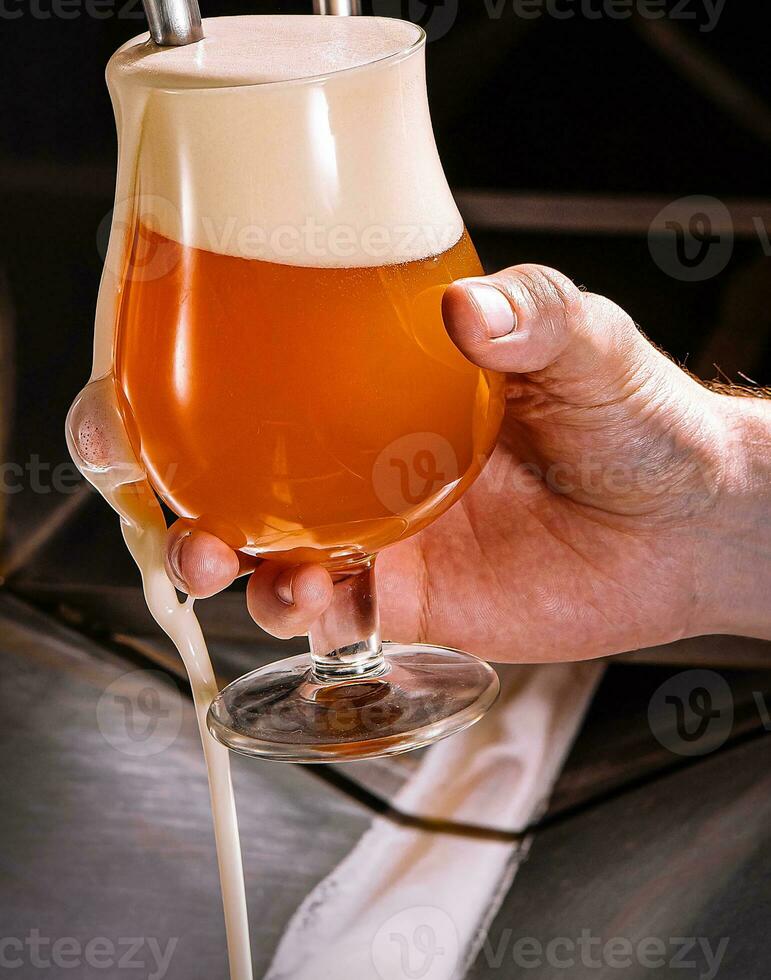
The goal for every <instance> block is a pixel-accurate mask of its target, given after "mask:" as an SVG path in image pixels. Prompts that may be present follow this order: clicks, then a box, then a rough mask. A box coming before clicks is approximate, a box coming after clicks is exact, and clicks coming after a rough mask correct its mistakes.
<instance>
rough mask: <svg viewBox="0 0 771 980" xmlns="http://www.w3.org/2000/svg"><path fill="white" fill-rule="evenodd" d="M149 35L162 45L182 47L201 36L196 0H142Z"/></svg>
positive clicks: (199, 13) (201, 30)
mask: <svg viewBox="0 0 771 980" xmlns="http://www.w3.org/2000/svg"><path fill="white" fill-rule="evenodd" d="M142 4H143V6H144V8H145V14H146V15H147V22H148V24H149V25H150V35H151V37H152V39H153V41H155V43H156V44H159V45H161V46H162V47H182V46H183V45H185V44H194V43H195V42H196V41H200V40H201V39H202V38H203V26H202V24H201V11H200V9H199V7H198V0H142Z"/></svg>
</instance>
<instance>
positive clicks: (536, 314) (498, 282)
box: [442, 265, 665, 380]
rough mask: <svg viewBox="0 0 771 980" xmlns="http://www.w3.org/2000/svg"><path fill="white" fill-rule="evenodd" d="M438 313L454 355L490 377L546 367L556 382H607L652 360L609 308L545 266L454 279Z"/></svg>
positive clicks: (627, 323) (623, 318)
mask: <svg viewBox="0 0 771 980" xmlns="http://www.w3.org/2000/svg"><path fill="white" fill-rule="evenodd" d="M442 315H443V317H444V322H445V326H446V328H447V332H448V333H449V335H450V337H451V339H452V340H453V342H454V343H455V345H456V346H457V347H458V348H459V349H460V350H461V352H462V353H463V354H465V356H466V357H467V358H468V359H469V360H470V361H473V362H474V364H477V365H478V366H479V367H483V368H489V369H491V370H494V371H503V372H511V373H516V374H528V373H531V372H535V371H543V370H544V369H547V368H548V369H549V374H550V375H551V376H554V377H555V378H557V379H560V380H563V379H564V380H567V379H571V380H579V379H581V378H586V377H587V376H589V375H591V374H593V373H594V372H599V374H600V375H601V376H603V377H604V378H605V379H607V378H608V375H609V374H610V373H613V374H616V373H617V372H618V370H619V369H621V368H622V367H623V366H624V365H625V366H626V369H627V370H628V369H629V368H630V367H632V366H633V364H634V360H635V359H638V360H639V358H643V359H645V358H647V357H648V356H649V355H650V354H653V355H658V352H657V351H656V350H655V348H654V347H652V346H651V345H650V344H648V342H647V341H646V340H645V338H644V337H643V336H642V334H641V333H640V332H639V331H638V330H637V328H636V327H635V325H634V323H633V322H632V320H631V319H630V317H629V316H628V315H627V314H626V313H625V312H624V311H623V310H622V309H621V308H620V307H618V306H616V305H615V303H612V302H611V301H610V300H607V299H605V298H604V297H602V296H595V295H594V294H593V293H585V292H582V291H581V290H580V289H578V287H577V286H575V285H574V284H573V283H572V282H571V281H570V279H568V278H567V276H564V275H562V273H561V272H557V271H556V270H554V269H548V268H546V267H544V266H538V265H518V266H513V267H512V268H510V269H504V270H503V272H498V273H496V274H495V275H492V276H484V277H479V278H475V279H459V280H458V281H457V282H454V283H452V284H451V285H450V286H448V287H447V290H446V291H445V294H444V297H443V300H442ZM658 356H660V357H661V358H662V360H665V358H663V356H662V355H658ZM630 357H631V358H632V360H631V361H630ZM598 380H599V379H598Z"/></svg>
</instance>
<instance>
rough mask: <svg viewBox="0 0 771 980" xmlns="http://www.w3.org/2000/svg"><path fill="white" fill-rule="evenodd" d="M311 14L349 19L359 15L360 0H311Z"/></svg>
mask: <svg viewBox="0 0 771 980" xmlns="http://www.w3.org/2000/svg"><path fill="white" fill-rule="evenodd" d="M313 12H314V13H315V14H336V15H337V16H339V17H350V16H351V15H353V14H360V13H361V0H313Z"/></svg>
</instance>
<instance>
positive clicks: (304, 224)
mask: <svg viewBox="0 0 771 980" xmlns="http://www.w3.org/2000/svg"><path fill="white" fill-rule="evenodd" d="M234 21H243V26H242V27H239V25H237V24H236V25H234V23H233V22H234ZM308 21H312V24H313V26H312V28H311V29H309V27H308V24H307V22H308ZM206 35H207V36H206V39H205V41H202V42H199V44H197V45H195V46H194V47H195V48H199V49H200V50H199V52H198V53H197V55H196V60H195V62H194V63H193V62H191V55H190V49H180V50H181V52H182V53H180V52H179V51H177V50H174V49H170V50H167V51H165V52H163V51H161V52H159V51H158V50H157V49H156V50H155V52H152V53H148V52H147V51H142V50H137V49H136V48H132V49H130V50H128V51H126V52H125V53H124V54H123V55H118V56H117V58H115V59H113V63H112V75H111V79H110V81H111V87H112V89H113V97H114V99H115V100H116V103H117V105H118V107H119V109H120V110H122V111H123V112H124V113H129V112H130V111H133V109H134V107H136V105H138V104H139V102H141V105H142V109H141V113H140V114H139V115H138V116H137V120H138V122H137V127H138V134H139V135H138V136H137V138H136V146H135V148H134V150H133V157H132V160H131V166H133V167H134V168H135V173H134V177H133V179H132V180H131V181H130V182H129V183H130V201H131V206H130V218H129V219H128V220H127V228H126V231H125V234H126V235H127V245H126V261H125V266H124V268H123V269H122V271H121V277H122V287H121V297H120V302H119V303H118V304H117V306H116V314H115V332H114V340H113V347H112V359H113V360H112V377H113V379H114V384H115V390H116V392H117V397H118V402H119V407H120V412H121V415H122V417H123V420H124V424H125V428H126V433H127V436H128V439H129V441H130V443H131V447H132V450H133V453H134V455H135V457H136V458H137V459H138V460H139V462H140V464H141V466H142V468H143V469H144V471H145V472H146V474H147V477H148V478H149V481H150V484H151V485H152V487H153V489H154V491H155V492H156V493H157V494H158V496H159V497H160V498H161V500H162V501H163V502H164V503H165V504H166V505H167V506H168V507H169V508H170V509H171V510H172V511H174V512H175V513H176V514H177V515H179V516H181V517H184V518H187V519H188V520H190V521H191V522H193V523H194V524H195V525H196V526H197V527H199V528H202V529H205V530H207V531H210V532H212V533H214V534H216V535H217V536H219V537H220V538H222V539H223V540H224V541H226V542H227V543H228V544H229V545H230V546H232V547H233V548H235V549H238V550H240V551H243V552H245V553H248V554H250V555H256V556H259V557H262V558H266V559H270V560H272V561H275V562H279V563H283V564H286V565H293V564H297V563H299V562H306V561H311V562H319V563H322V564H323V565H324V566H325V567H326V568H327V569H328V570H329V571H330V573H331V575H332V578H333V581H334V583H335V586H334V592H333V600H332V604H331V606H330V608H329V610H328V611H327V612H326V613H325V614H324V615H323V616H322V617H321V619H320V620H319V621H318V623H317V624H316V625H315V626H314V627H313V628H312V630H311V633H310V648H311V649H310V656H308V655H303V656H299V657H293V658H291V659H288V660H283V661H280V662H277V663H274V664H271V665H269V666H267V667H262V668H261V669H259V670H256V671H254V672H252V673H250V674H248V675H246V676H244V677H241V678H240V679H239V680H237V681H235V682H234V683H232V684H230V685H229V686H228V687H226V688H225V689H224V690H223V691H222V692H220V694H219V695H218V696H217V697H216V698H215V699H214V701H213V703H212V705H211V708H210V710H209V715H208V724H209V729H210V731H211V733H212V734H213V735H214V737H215V738H216V739H218V740H219V741H220V742H222V743H223V744H225V745H227V746H228V747H229V748H231V749H234V750H235V751H238V752H241V753H244V754H247V755H255V756H262V757H266V758H271V759H277V760H286V761H295V762H323V761H335V760H341V759H342V760H347V759H356V758H362V757H365V756H372V755H384V754H391V753H395V752H401V751H405V750H407V749H411V748H415V747H418V746H421V745H425V744H428V743H429V742H432V741H434V740H436V739H438V738H441V737H443V736H445V735H448V734H451V733H453V732H456V731H459V730H460V729H462V728H464V727H466V726H468V725H470V724H472V723H473V722H474V721H476V720H477V719H478V718H479V717H481V715H482V714H483V713H484V712H485V711H486V710H487V708H488V707H489V706H490V705H491V703H492V702H493V701H494V699H495V696H496V694H497V690H498V681H497V677H496V675H495V672H494V671H493V670H492V669H491V668H490V667H489V666H488V665H487V664H485V663H484V662H482V661H480V660H478V659H477V658H475V657H473V656H470V655H468V654H465V653H461V652H459V651H456V650H451V649H445V648H441V647H436V646H430V645H425V644H413V645H404V644H399V643H382V642H381V637H380V627H379V619H378V610H377V597H376V589H375V556H376V554H377V553H378V552H379V551H380V550H381V549H383V548H385V547H386V546H388V545H391V544H394V543H395V542H398V541H401V540H403V539H405V538H407V537H408V536H410V535H412V534H415V533H416V532H417V531H419V530H421V529H422V528H424V527H425V526H426V525H427V524H429V523H430V522H431V521H433V520H435V519H436V518H437V517H439V516H440V515H441V514H442V513H443V512H444V511H445V510H446V509H447V508H448V507H450V506H451V505H452V504H453V503H454V502H455V501H456V500H457V499H458V498H459V497H460V496H461V494H462V493H464V491H465V490H467V489H468V487H469V486H470V485H471V483H472V482H473V481H474V479H475V478H476V477H477V476H478V474H479V473H480V470H481V468H482V466H483V465H484V462H485V460H486V458H487V456H488V454H489V453H490V451H491V449H492V447H493V445H494V442H495V439H496V435H497V431H498V427H499V424H500V420H501V415H502V411H503V386H502V380H501V378H500V377H498V376H497V375H495V374H494V373H492V372H489V371H483V370H480V369H478V368H477V367H475V366H474V365H472V364H471V363H470V362H468V361H467V360H466V359H465V358H464V357H463V356H462V355H461V354H460V353H459V352H458V351H457V349H456V348H455V347H454V345H453V344H452V343H451V342H450V340H449V338H448V337H447V335H446V332H445V330H444V327H443V323H442V317H441V298H442V294H443V291H444V288H445V287H446V285H447V284H448V283H450V282H451V281H453V280H454V279H457V278H460V277H463V276H469V275H476V274H479V273H480V271H481V269H480V265H479V261H478V258H477V256H476V253H475V251H474V247H473V245H472V243H471V241H470V239H469V237H468V234H467V233H466V231H465V229H464V227H463V224H462V221H461V219H460V216H459V214H458V211H457V208H456V206H455V203H454V201H453V198H452V196H451V194H450V191H449V188H448V185H447V182H446V179H445V177H444V174H443V172H442V168H441V164H440V161H439V157H438V155H437V151H436V146H435V142H434V137H433V132H432V127H431V121H430V116H429V111H428V104H427V98H426V84H425V69H424V54H425V35H424V33H423V31H422V30H421V29H420V28H418V27H416V26H414V25H412V24H409V23H406V22H403V21H397V20H385V19H380V18H310V17H307V18H305V17H269V18H261V17H249V18H218V19H214V20H209V21H207V30H206ZM309 37H310V38H312V41H313V44H312V45H310V46H309V40H308V39H309ZM234 39H237V42H236V40H234ZM234 44H235V45H236V48H237V50H236V53H235V54H234V50H235V49H234ZM249 44H252V45H253V57H251V60H250V57H247V56H246V55H244V57H241V56H240V55H238V51H241V50H242V49H243V51H247V49H248V47H249ZM239 45H240V47H239ZM313 45H315V47H314V46H313ZM249 50H252V49H249ZM237 55H238V56H237ZM153 58H155V59H156V61H155V62H151V61H150V60H148V59H153ZM325 59H326V60H325ZM250 65H252V66H253V67H251V68H250V67H249V66H250ZM191 66H192V67H191ZM234 66H236V67H234ZM278 66H281V67H280V70H278ZM320 69H321V70H320ZM140 90H141V99H140V98H138V97H137V93H138V92H139V91H140ZM439 560H441V557H440V558H439Z"/></svg>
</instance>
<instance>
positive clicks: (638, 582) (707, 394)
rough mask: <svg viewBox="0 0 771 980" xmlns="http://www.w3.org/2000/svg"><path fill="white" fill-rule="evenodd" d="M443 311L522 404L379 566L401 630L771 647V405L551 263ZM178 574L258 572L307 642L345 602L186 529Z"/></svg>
mask: <svg viewBox="0 0 771 980" xmlns="http://www.w3.org/2000/svg"><path fill="white" fill-rule="evenodd" d="M443 313H444V319H445V324H446V327H447V330H448V333H449V334H450V337H451V338H452V340H453V341H454V342H455V344H456V345H457V346H458V347H459V349H460V350H461V351H462V352H463V353H464V354H465V355H466V357H468V358H469V359H470V360H471V361H473V362H474V363H475V364H477V365H479V366H481V367H484V368H491V369H494V370H497V371H501V372H505V373H506V375H507V403H506V412H505V416H504V421H503V426H502V429H501V433H500V438H499V441H498V445H497V447H496V449H495V452H494V454H493V456H492V457H491V459H490V462H489V463H488V466H487V468H486V469H485V471H484V472H483V474H482V475H481V476H480V478H479V479H478V480H477V482H476V483H475V484H474V486H473V487H472V488H471V489H470V490H469V491H468V493H467V494H466V495H465V496H464V497H462V498H461V500H460V501H459V502H458V503H457V504H456V505H455V506H454V507H453V508H451V510H450V511H449V512H448V513H446V514H445V515H443V516H442V517H441V518H440V519H439V520H437V521H436V522H435V523H434V524H432V525H430V526H429V527H428V528H426V529H424V530H423V531H421V532H420V533H419V534H417V535H416V536H415V537H413V538H410V539H408V540H405V541H403V542H400V543H399V544H397V545H394V546H393V547H391V548H388V549H386V550H385V551H383V552H382V554H381V555H380V556H379V558H378V563H377V573H378V593H379V603H380V613H381V620H382V631H383V635H384V637H385V638H387V639H392V640H398V641H402V642H412V641H415V640H421V641H429V642H431V643H435V644H438V645H447V646H453V647H459V648H461V649H464V650H468V651H470V652H472V653H477V654H478V655H479V656H482V657H485V658H487V659H490V660H502V661H525V662H537V661H551V660H578V659H584V658H589V657H596V656H602V655H606V654H611V653H616V652H619V651H622V650H629V649H636V648H639V647H643V646H652V645H655V644H659V643H665V642H669V641H671V640H674V639H677V638H679V637H684V636H692V635H698V634H702V633H707V632H731V631H733V632H747V633H751V634H752V635H758V636H760V635H769V636H771V631H770V627H769V620H768V616H769V614H768V612H767V611H765V610H764V607H765V603H764V601H763V599H762V593H761V594H760V595H758V585H757V567H756V569H755V574H751V568H749V569H748V567H747V566H748V562H749V565H750V566H752V564H753V562H752V559H751V555H750V552H748V551H747V549H748V548H750V550H751V548H753V547H754V548H756V549H757V548H758V547H761V552H759V553H758V556H757V557H760V558H761V560H762V561H763V562H764V569H765V575H766V581H767V576H768V567H769V565H768V561H769V559H768V545H767V542H768V537H767V534H768V507H767V498H766V506H765V507H764V506H763V499H764V493H763V491H764V489H765V492H766V493H767V491H768V486H769V483H768V472H767V470H765V469H764V467H763V465H762V463H760V462H758V463H757V464H756V462H748V459H747V454H746V451H745V450H746V444H747V442H748V440H750V441H753V440H754V441H755V442H757V441H761V442H764V444H765V446H766V447H767V448H768V446H769V444H771V418H769V415H768V412H767V409H768V408H769V406H768V405H765V404H759V403H756V404H754V405H753V406H752V408H751V409H748V408H747V404H748V403H750V402H755V400H754V399H739V398H731V397H727V396H725V395H721V394H717V393H715V392H712V391H710V390H708V389H706V388H704V387H703V386H702V385H700V384H699V383H698V382H697V381H695V380H694V379H693V378H691V377H690V376H689V375H688V374H687V373H685V372H684V371H682V370H681V369H680V368H679V367H677V365H676V364H674V363H673V362H672V361H671V360H669V359H668V358H667V357H666V356H665V355H664V354H662V353H661V352H660V351H658V350H657V349H656V348H655V347H654V346H653V345H651V344H650V343H649V342H648V341H647V340H646V339H645V337H644V336H643V335H642V334H641V333H640V332H639V330H638V329H637V328H636V327H635V325H634V323H633V322H632V320H631V319H630V318H629V316H628V315H627V314H626V313H624V311H623V310H621V309H620V308H619V307H618V306H616V305H615V304H614V303H612V302H611V301H609V300H608V299H605V298H604V297H601V296H596V295H593V294H591V293H586V292H582V291H580V290H579V289H578V288H576V286H574V285H573V283H572V282H570V280H569V279H567V278H566V277H565V276H563V275H562V274H560V273H559V272H556V271H554V270H551V269H546V268H542V267H538V266H532V265H523V266H516V267H514V268H511V269H507V270H504V271H503V272H500V273H497V274H496V275H493V276H488V277H486V278H479V279H467V280H462V281H460V282H457V283H454V284H452V285H451V286H450V287H448V289H447V291H446V293H445V296H444V302H443ZM760 455H761V458H762V457H763V455H764V454H763V453H761V454H760ZM765 458H768V453H767V452H766V453H765ZM757 521H762V522H764V528H765V530H764V531H763V534H765V535H766V537H765V538H763V535H762V534H761V535H760V538H762V541H763V543H762V544H759V537H758V532H757V529H754V528H753V524H754V523H757ZM742 552H743V554H742ZM167 569H168V571H169V574H170V576H171V577H172V579H173V581H174V582H175V584H176V585H177V586H178V587H179V588H180V589H182V590H183V591H185V592H188V593H190V594H191V595H194V596H198V597H203V596H208V595H212V594H213V593H215V592H218V591H220V590H221V589H223V588H225V587H226V586H227V585H229V584H230V582H232V581H233V579H234V578H235V577H236V576H237V575H239V574H244V573H246V572H250V573H251V577H250V580H249V584H248V589H247V602H248V606H249V610H250V612H251V614H252V616H253V617H254V619H255V620H256V621H257V622H258V623H259V624H260V625H261V626H262V627H263V628H264V629H266V630H267V631H269V632H270V633H273V634H274V635H276V636H279V637H289V636H293V635H296V634H300V633H304V632H307V630H308V629H309V627H310V625H311V624H312V623H313V622H314V621H315V620H316V619H317V618H318V617H319V616H320V615H321V613H322V612H323V611H324V610H325V608H326V607H327V605H328V604H329V602H330V600H331V596H332V581H331V579H330V577H329V574H328V573H327V572H326V570H325V569H324V568H322V567H321V566H319V565H302V566H298V567H295V568H286V567H282V566H279V565H277V564H274V563H273V562H271V561H262V562H261V561H258V560H256V559H252V558H249V557H246V556H243V555H239V554H236V553H235V552H233V551H231V550H230V548H228V546H227V545H225V544H224V543H223V542H221V541H219V540H218V539H217V538H214V537H213V536H212V535H210V534H208V533H206V532H203V531H197V530H195V529H191V526H190V525H189V524H188V523H186V522H184V521H178V522H177V523H176V524H175V525H174V526H173V527H172V528H171V529H170V531H169V538H168V560H167ZM760 571H761V583H762V578H763V569H761V570H760Z"/></svg>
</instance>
